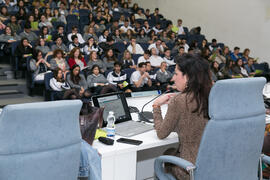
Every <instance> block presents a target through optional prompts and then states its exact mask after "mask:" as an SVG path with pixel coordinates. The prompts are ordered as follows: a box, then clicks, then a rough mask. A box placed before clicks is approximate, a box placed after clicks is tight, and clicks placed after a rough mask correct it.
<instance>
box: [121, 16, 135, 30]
mask: <svg viewBox="0 0 270 180" xmlns="http://www.w3.org/2000/svg"><path fill="white" fill-rule="evenodd" d="M128 29H130V30H132V31H134V29H133V28H132V27H131V26H130V25H129V20H127V19H126V20H125V22H124V25H123V26H121V27H120V31H121V33H126V32H127V30H128Z"/></svg>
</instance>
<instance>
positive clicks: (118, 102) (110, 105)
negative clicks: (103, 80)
mask: <svg viewBox="0 0 270 180" xmlns="http://www.w3.org/2000/svg"><path fill="white" fill-rule="evenodd" d="M92 100H93V104H94V106H95V107H104V112H103V119H104V121H103V122H104V123H103V125H105V124H107V117H108V114H109V112H110V111H113V112H114V115H115V119H116V121H115V123H120V122H124V121H128V120H131V115H130V112H129V108H128V105H127V101H126V97H125V95H124V93H122V92H117V93H110V94H103V95H98V96H93V97H92Z"/></svg>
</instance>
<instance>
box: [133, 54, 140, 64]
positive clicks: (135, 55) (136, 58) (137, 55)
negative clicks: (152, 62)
mask: <svg viewBox="0 0 270 180" xmlns="http://www.w3.org/2000/svg"><path fill="white" fill-rule="evenodd" d="M141 56H142V55H141V54H132V59H133V60H134V62H135V64H138V59H139V57H141Z"/></svg>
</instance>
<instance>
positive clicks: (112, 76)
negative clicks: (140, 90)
mask: <svg viewBox="0 0 270 180" xmlns="http://www.w3.org/2000/svg"><path fill="white" fill-rule="evenodd" d="M107 80H108V82H109V83H110V84H113V85H115V86H116V87H117V89H118V91H124V92H131V90H130V89H129V84H128V79H127V74H126V73H125V72H124V71H122V70H121V64H120V63H119V62H115V63H114V68H113V71H111V72H110V73H109V74H108V76H107Z"/></svg>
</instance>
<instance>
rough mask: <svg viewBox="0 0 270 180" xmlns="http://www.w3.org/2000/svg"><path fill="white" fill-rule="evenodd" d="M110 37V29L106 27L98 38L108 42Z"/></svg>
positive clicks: (99, 40) (100, 41)
mask: <svg viewBox="0 0 270 180" xmlns="http://www.w3.org/2000/svg"><path fill="white" fill-rule="evenodd" d="M108 37H109V30H108V29H105V30H104V31H103V33H102V35H100V36H99V38H98V42H99V43H102V42H107V41H108Z"/></svg>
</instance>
